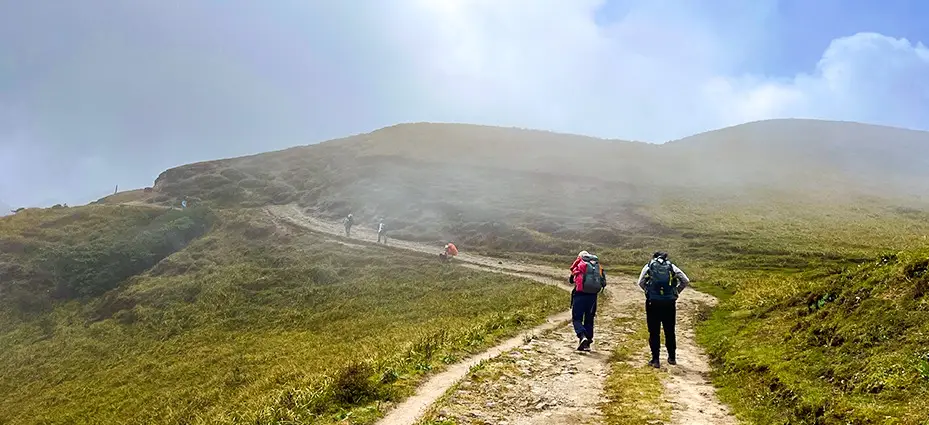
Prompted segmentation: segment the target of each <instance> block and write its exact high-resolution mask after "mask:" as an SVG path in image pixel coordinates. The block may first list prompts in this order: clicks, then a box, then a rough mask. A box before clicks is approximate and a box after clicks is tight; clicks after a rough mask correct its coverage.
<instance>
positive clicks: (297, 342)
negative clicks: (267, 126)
mask: <svg viewBox="0 0 929 425" xmlns="http://www.w3.org/2000/svg"><path fill="white" fill-rule="evenodd" d="M86 208H89V209H83V208H75V209H71V211H69V212H68V215H63V216H59V215H57V214H56V215H53V216H52V215H50V216H48V217H38V216H36V217H33V218H34V219H35V220H36V222H35V223H32V224H30V225H29V226H21V227H22V228H20V226H17V227H15V228H14V227H11V226H10V223H11V221H9V219H2V220H0V235H6V236H4V241H9V240H14V241H15V242H16V243H19V244H21V245H22V244H24V245H30V244H35V243H38V242H41V241H39V236H36V235H35V234H34V233H35V232H37V231H40V232H46V233H48V232H52V231H53V230H54V232H52V233H56V232H57V233H61V234H63V235H68V236H67V237H52V238H44V239H42V241H44V242H42V243H50V244H56V243H59V241H60V243H62V245H61V246H62V247H64V246H68V245H67V244H70V243H71V242H69V241H70V240H72V239H73V240H76V241H77V240H87V241H92V240H94V238H95V232H104V231H105V229H107V227H108V226H110V225H112V226H114V227H116V228H118V229H121V230H120V232H119V233H120V234H123V233H125V231H128V230H132V229H137V228H138V226H148V225H147V224H146V223H149V222H150V220H151V218H150V217H148V215H159V214H164V211H156V210H153V209H151V210H150V209H145V208H134V207H133V208H130V207H109V206H93V207H86ZM99 211H105V212H106V214H108V215H109V218H107V219H105V220H102V221H100V222H97V221H83V220H88V217H84V216H83V215H82V214H83V213H85V212H89V213H93V214H96V212H99ZM78 213H80V214H78ZM93 214H92V215H93ZM122 214H127V215H128V217H130V218H131V217H134V215H135V214H138V215H141V216H143V217H144V218H145V219H144V220H141V219H140V220H141V221H139V220H135V219H130V220H128V221H123V220H119V219H116V218H118V217H120V216H121V215H122ZM217 214H218V217H217V219H216V223H215V224H214V225H213V227H212V230H211V231H210V232H209V233H207V234H205V235H204V236H201V237H199V238H197V239H194V240H192V241H190V242H189V244H188V245H186V247H183V248H182V249H181V250H180V251H178V252H174V253H173V254H170V255H169V256H168V257H167V258H165V259H163V260H161V261H160V262H158V263H157V265H154V267H151V268H150V269H147V270H133V273H131V274H127V275H126V276H121V278H120V279H116V280H114V281H113V282H115V284H114V285H112V286H110V287H108V289H107V290H106V291H105V292H103V293H102V294H99V295H98V294H97V293H94V292H91V293H85V292H80V291H81V289H83V288H84V286H83V285H84V283H82V282H83V281H75V282H72V284H73V285H75V286H74V288H75V289H76V290H78V292H77V293H78V294H84V295H81V296H78V297H75V298H51V299H50V300H49V301H48V302H47V303H46V305H44V306H43V308H42V309H37V310H34V311H30V312H29V313H28V314H23V313H22V312H21V311H19V310H16V308H18V307H17V306H15V305H6V304H5V305H4V306H3V307H2V308H0V376H3V379H2V380H0V423H9V424H39V423H41V424H97V423H123V424H143V423H146V424H147V423H159V424H207V423H209V424H216V423H218V424H244V423H249V424H279V423H308V424H331V423H354V424H365V423H371V422H373V421H374V420H375V419H376V418H378V417H379V416H381V415H382V411H383V410H384V409H385V408H387V407H388V406H389V402H392V401H397V400H399V399H401V398H402V397H404V396H407V395H409V394H411V393H412V391H413V390H414V389H415V387H416V386H417V385H418V384H419V383H420V382H421V381H422V379H423V378H424V377H425V376H426V375H428V374H429V373H431V372H432V371H434V370H436V369H440V368H442V367H443V366H444V365H445V364H448V363H452V362H455V361H457V360H458V359H459V358H460V357H462V356H465V355H467V354H468V353H472V352H476V351H480V350H482V349H483V348H485V347H487V346H490V345H492V344H494V343H495V342H497V341H498V340H500V339H501V338H504V337H506V336H509V335H512V334H513V333H515V332H516V331H518V330H519V329H523V328H527V327H530V326H533V325H535V324H537V323H540V322H541V321H542V320H544V318H545V317H547V316H548V315H550V314H552V313H554V312H557V311H560V310H562V309H563V307H564V303H565V295H564V293H563V291H561V290H559V289H557V288H553V287H548V286H544V285H541V284H536V283H533V282H531V281H528V280H524V279H520V278H514V277H509V276H502V275H498V274H491V273H484V272H477V271H473V270H469V269H465V268H461V267H456V266H451V265H440V264H439V263H438V262H435V261H434V259H433V258H431V257H427V256H420V255H413V254H409V253H405V252H398V251H395V250H390V249H386V248H383V247H365V248H362V249H359V248H357V247H349V246H344V245H341V244H339V243H336V242H333V241H331V240H329V239H327V237H326V236H322V235H316V234H312V233H299V232H295V231H294V230H292V229H286V230H285V229H284V228H281V227H278V226H276V225H275V224H274V223H273V222H270V221H268V220H269V219H268V218H266V217H264V216H262V215H261V214H260V213H258V212H252V211H247V210H243V211H220V212H218V213H217ZM24 217H27V216H22V217H20V218H18V220H21V219H23V218H24ZM62 217H70V218H67V219H62ZM90 218H93V217H90ZM133 220H135V221H133ZM106 223H110V224H106ZM123 223H126V224H125V225H124V224H123ZM62 226H68V227H67V229H65V228H64V227H62ZM145 228H146V229H148V227H145ZM159 228H160V227H159ZM34 229H43V230H34ZM169 230H170V228H169ZM59 231H60V232H59ZM82 232H86V233H83V234H82ZM12 233H16V236H15V237H10V236H9V235H10V234H12ZM104 233H105V232H104ZM114 234H115V233H114ZM140 234H145V235H147V236H146V237H143V238H132V239H126V241H128V242H126V243H128V244H129V245H126V246H128V247H133V246H134V245H131V243H133V242H139V243H148V242H147V241H150V240H155V241H156V242H157V238H151V237H149V236H152V235H150V234H148V233H145V232H141V233H140ZM69 238H70V239H69ZM119 240H120V241H123V240H124V239H119ZM37 241H38V242H37ZM106 246H109V245H106V244H103V241H102V240H101V241H100V243H99V244H98V245H94V248H104V247H106ZM5 252H6V251H5ZM24 252H26V253H25V254H23V255H17V256H15V257H4V258H5V259H4V261H5V263H4V264H7V265H8V266H9V267H8V268H7V269H6V270H19V271H23V273H21V274H18V275H16V277H15V279H16V280H15V282H14V283H23V282H32V281H31V280H27V279H26V277H24V276H25V272H27V271H31V270H37V269H36V267H35V266H37V265H41V264H42V263H41V262H31V258H38V257H29V255H31V254H30V253H31V252H32V251H29V250H25V251H24ZM86 252H90V253H95V252H98V251H94V250H91V251H86ZM120 252H123V251H120ZM128 252H133V251H132V250H128ZM84 253H85V251H81V255H84ZM76 258H82V257H76ZM93 258H98V257H93ZM99 258H103V259H106V258H108V257H106V256H103V257H99ZM79 264H82V263H79ZM30 276H32V277H35V276H36V275H30ZM38 276H44V275H42V274H39V275H38ZM97 281H98V280H97V279H96V278H89V280H88V281H87V282H97ZM39 282H40V283H41V282H44V281H39Z"/></svg>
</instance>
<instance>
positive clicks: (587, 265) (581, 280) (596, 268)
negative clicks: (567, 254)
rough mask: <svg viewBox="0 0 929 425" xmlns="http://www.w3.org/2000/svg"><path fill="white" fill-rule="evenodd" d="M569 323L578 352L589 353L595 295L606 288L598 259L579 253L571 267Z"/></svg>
mask: <svg viewBox="0 0 929 425" xmlns="http://www.w3.org/2000/svg"><path fill="white" fill-rule="evenodd" d="M571 281H572V283H573V285H574V288H572V289H571V321H572V323H573V325H574V333H575V334H576V335H577V339H578V341H579V342H578V346H577V349H578V350H579V351H590V345H591V344H593V340H594V316H596V314H597V295H598V294H599V293H600V292H601V291H602V290H603V288H605V287H606V273H604V272H603V268H602V267H600V259H599V258H597V256H596V255H593V254H591V253H589V252H587V251H581V252H580V253H578V255H577V259H576V260H574V263H573V264H572V265H571Z"/></svg>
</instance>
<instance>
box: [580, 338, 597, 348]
mask: <svg viewBox="0 0 929 425" xmlns="http://www.w3.org/2000/svg"><path fill="white" fill-rule="evenodd" d="M593 343H594V341H593V340H592V339H587V338H584V342H582V343H581V351H590V345H591V344H593Z"/></svg>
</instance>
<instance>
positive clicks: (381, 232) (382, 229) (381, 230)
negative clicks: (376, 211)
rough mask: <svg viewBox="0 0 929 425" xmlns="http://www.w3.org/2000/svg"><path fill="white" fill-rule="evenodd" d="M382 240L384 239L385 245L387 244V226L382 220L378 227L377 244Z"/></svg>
mask: <svg viewBox="0 0 929 425" xmlns="http://www.w3.org/2000/svg"><path fill="white" fill-rule="evenodd" d="M381 238H384V245H386V244H387V226H386V225H385V224H384V220H381V222H380V223H378V225H377V243H381Z"/></svg>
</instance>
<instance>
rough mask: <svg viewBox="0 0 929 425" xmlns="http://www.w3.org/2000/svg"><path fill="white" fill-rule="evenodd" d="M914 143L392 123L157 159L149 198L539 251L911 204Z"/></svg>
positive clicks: (923, 178)
mask: <svg viewBox="0 0 929 425" xmlns="http://www.w3.org/2000/svg"><path fill="white" fill-rule="evenodd" d="M927 154H929V133H925V132H915V131H909V130H900V129H894V128H887V127H878V126H868V125H864V124H855V123H840V122H828V121H812V120H775V121H764V122H757V123H749V124H745V125H741V126H736V127H730V128H726V129H722V130H717V131H714V132H709V133H704V134H700V135H696V136H693V137H690V138H686V139H683V140H680V141H676V142H671V143H667V144H665V145H653V144H647V143H639V142H625V141H616V140H601V139H595V138H590V137H583V136H574V135H565V134H557V133H551V132H543V131H535V130H520V129H511V128H499V127H487V126H476V125H465V124H404V125H397V126H393V127H388V128H384V129H381V130H377V131H374V132H372V133H367V134H361V135H356V136H352V137H347V138H344V139H338V140H333V141H329V142H324V143H321V144H318V145H312V146H304V147H296V148H291V149H287V150H283V151H277V152H270V153H266V154H260V155H254V156H249V157H242V158H234V159H225V160H220V161H211V162H202V163H197V164H190V165H186V166H182V167H178V168H174V169H171V170H167V171H165V172H164V173H162V174H161V175H160V176H159V177H158V179H157V180H156V182H155V186H154V188H155V191H156V192H157V196H156V197H155V198H154V201H156V202H157V201H167V200H170V199H176V198H178V197H182V196H191V197H195V198H198V199H200V200H203V201H209V202H213V203H216V204H218V205H245V206H259V205H264V204H271V203H275V204H283V203H297V204H299V205H301V206H303V207H305V208H306V209H307V210H308V211H309V212H311V213H313V214H318V215H323V216H328V217H331V218H335V217H338V216H341V215H344V214H346V213H348V212H350V211H351V212H354V213H355V215H356V216H357V217H359V218H360V219H361V220H362V223H363V224H368V225H373V223H374V222H376V221H377V220H378V219H379V218H384V217H386V218H387V219H388V220H389V224H390V226H391V229H392V231H394V232H395V234H396V235H397V236H402V237H408V238H412V239H419V240H440V239H455V240H458V241H460V242H463V243H465V244H466V245H470V246H480V247H485V248H487V249H491V250H502V251H538V252H552V253H554V252H562V251H565V250H570V249H573V247H574V246H576V245H577V244H578V243H579V242H580V241H585V242H588V243H595V244H598V243H599V244H617V243H634V242H635V241H636V240H639V239H642V238H653V237H661V236H665V235H667V234H668V233H669V232H672V230H670V229H669V227H681V225H690V226H696V225H703V223H702V221H707V220H709V221H712V219H708V218H707V217H709V216H711V215H712V214H713V213H714V212H718V211H720V210H726V211H735V210H737V209H738V208H745V207H746V206H750V207H752V208H759V206H766V207H764V208H768V209H770V210H772V211H779V212H780V214H777V215H781V216H784V217H788V218H792V217H797V216H799V215H802V214H799V213H801V212H802V213H811V212H812V214H813V215H814V216H822V215H823V213H824V212H825V211H829V210H848V209H849V208H854V209H855V210H856V211H857V210H858V209H860V210H861V212H860V214H861V216H862V217H865V216H867V214H870V213H872V212H873V211H872V210H873V208H884V207H886V206H894V207H896V206H907V207H910V206H912V205H919V206H920V207H922V201H921V198H922V194H923V193H925V192H924V189H925V188H924V186H926V185H927V184H929V168H927V167H923V166H920V165H919V164H921V162H920V161H923V162H924V161H926V159H925V158H927ZM904 162H908V164H911V165H907V166H899V164H902V163H904ZM912 164H915V165H912ZM875 200H876V201H875ZM724 205H725V207H723V206H724ZM862 205H864V207H862ZM875 206H876V207H875ZM668 211H678V212H681V211H682V212H683V214H679V213H676V214H669V213H668ZM785 211H786V212H785ZM704 213H706V214H704ZM807 215H809V214H807ZM657 217H663V218H662V219H661V220H659V219H658V218H657ZM701 220H702V221H701ZM694 221H701V223H697V224H694ZM758 224H759V225H761V226H766V225H773V224H774V223H758ZM801 224H802V223H801ZM540 235H548V236H551V237H545V236H540ZM630 241H632V242H630Z"/></svg>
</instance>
